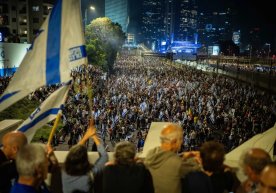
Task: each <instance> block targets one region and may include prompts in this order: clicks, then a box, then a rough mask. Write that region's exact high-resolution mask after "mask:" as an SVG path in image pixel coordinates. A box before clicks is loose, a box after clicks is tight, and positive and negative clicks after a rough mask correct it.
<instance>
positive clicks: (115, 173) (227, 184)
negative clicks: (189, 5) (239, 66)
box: [0, 120, 276, 193]
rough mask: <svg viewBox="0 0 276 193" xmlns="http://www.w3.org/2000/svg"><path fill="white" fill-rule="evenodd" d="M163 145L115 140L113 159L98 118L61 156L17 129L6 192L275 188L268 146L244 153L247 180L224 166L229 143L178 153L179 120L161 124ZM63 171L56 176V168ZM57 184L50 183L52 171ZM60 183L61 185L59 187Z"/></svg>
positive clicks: (191, 192)
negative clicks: (142, 152) (145, 147)
mask: <svg viewBox="0 0 276 193" xmlns="http://www.w3.org/2000/svg"><path fill="white" fill-rule="evenodd" d="M160 129H161V132H160V135H159V137H160V142H161V143H160V145H159V146H157V147H154V148H152V149H151V150H150V151H149V152H148V154H147V155H146V157H145V158H137V157H136V147H135V146H134V144H133V143H131V142H129V141H122V142H119V143H117V144H116V147H115V152H114V154H113V156H114V158H113V159H112V158H111V157H110V158H108V154H107V152H106V151H105V149H104V146H103V144H102V142H101V140H100V139H99V137H98V134H97V132H96V127H95V125H94V122H93V121H91V120H90V121H89V124H88V128H87V129H86V132H85V134H84V135H83V137H82V138H81V139H80V141H79V142H78V144H76V145H74V146H73V147H72V148H71V149H70V151H69V152H68V154H67V155H66V159H65V163H64V164H63V165H59V164H58V160H57V158H56V156H55V153H54V152H53V150H52V148H51V146H49V145H47V146H45V145H44V144H38V143H30V144H28V143H27V138H26V136H25V135H24V133H21V132H18V131H13V132H9V133H7V134H5V135H4V136H3V138H2V144H3V147H2V148H1V149H0V180H1V183H0V192H1V193H18V192H20V193H50V192H52V193H56V192H58V193H89V192H95V193H113V192H116V193H117V192H118V193H119V192H120V193H139V192H144V193H167V192H172V193H225V192H235V193H252V192H256V193H274V192H275V190H276V162H272V158H271V157H270V155H269V154H268V152H266V151H265V150H263V149H260V148H250V149H248V150H247V151H246V152H245V153H244V155H243V156H242V157H241V158H240V160H241V164H242V165H241V169H242V170H243V172H244V174H245V175H246V180H245V181H242V182H240V180H239V179H238V178H237V176H236V174H235V172H234V170H233V168H231V167H229V166H227V165H224V159H225V149H224V145H223V144H221V143H219V142H217V141H207V142H204V143H203V144H202V145H201V147H200V149H199V151H190V152H184V153H183V154H178V152H179V151H180V150H181V147H182V143H183V134H185V129H184V130H183V128H182V127H181V126H180V125H179V124H177V123H167V124H165V125H164V126H163V128H160ZM89 138H92V140H94V142H95V143H96V146H97V151H98V152H99V157H98V158H97V160H96V162H95V163H94V164H91V163H90V162H89V155H88V153H87V148H86V145H85V143H86V142H87V140H88V139H89ZM108 160H109V161H108ZM57 171H61V175H59V176H55V172H57ZM48 173H51V174H52V178H53V176H54V179H55V183H53V180H52V183H50V184H49V183H48V184H47V183H45V180H46V179H47V176H48V175H47V174H48ZM59 186H60V187H61V188H60V189H59Z"/></svg>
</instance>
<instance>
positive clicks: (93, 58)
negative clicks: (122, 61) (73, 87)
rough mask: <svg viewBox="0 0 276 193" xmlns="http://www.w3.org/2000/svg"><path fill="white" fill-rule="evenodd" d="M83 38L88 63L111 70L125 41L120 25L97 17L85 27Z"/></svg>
mask: <svg viewBox="0 0 276 193" xmlns="http://www.w3.org/2000/svg"><path fill="white" fill-rule="evenodd" d="M85 38H86V45H87V54H88V60H89V63H91V64H93V65H98V66H101V67H102V69H103V70H105V71H111V70H112V69H113V64H114V61H115V59H116V55H117V52H118V50H119V49H120V48H121V47H122V45H123V43H124V41H125V34H124V33H123V31H122V27H121V26H120V25H119V24H118V23H113V22H112V21H111V20H110V19H109V18H107V17H102V18H97V19H95V20H93V21H92V22H91V23H90V24H89V25H88V26H87V27H86V30H85Z"/></svg>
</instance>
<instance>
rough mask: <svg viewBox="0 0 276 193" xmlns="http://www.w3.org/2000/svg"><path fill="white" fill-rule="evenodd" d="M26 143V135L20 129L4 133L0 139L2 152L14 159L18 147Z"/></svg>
mask: <svg viewBox="0 0 276 193" xmlns="http://www.w3.org/2000/svg"><path fill="white" fill-rule="evenodd" d="M27 143H28V141H27V138H26V136H25V135H24V133H22V132H20V131H13V132H9V133H6V134H5V135H4V136H3V139H2V144H3V152H4V154H5V155H6V157H7V158H8V159H15V157H16V154H17V152H18V151H19V149H20V148H22V147H23V146H24V145H26V144H27Z"/></svg>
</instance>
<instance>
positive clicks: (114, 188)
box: [102, 164, 154, 193]
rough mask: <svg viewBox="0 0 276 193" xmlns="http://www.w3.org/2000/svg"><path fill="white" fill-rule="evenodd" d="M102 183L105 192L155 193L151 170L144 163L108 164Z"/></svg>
mask: <svg viewBox="0 0 276 193" xmlns="http://www.w3.org/2000/svg"><path fill="white" fill-rule="evenodd" d="M102 183H103V192H104V193H116V192H118V193H141V192H143V193H154V188H153V182H152V178H151V175H150V172H149V171H148V170H147V169H146V167H145V166H144V165H143V164H133V165H109V166H106V167H105V168H104V170H103V182H102Z"/></svg>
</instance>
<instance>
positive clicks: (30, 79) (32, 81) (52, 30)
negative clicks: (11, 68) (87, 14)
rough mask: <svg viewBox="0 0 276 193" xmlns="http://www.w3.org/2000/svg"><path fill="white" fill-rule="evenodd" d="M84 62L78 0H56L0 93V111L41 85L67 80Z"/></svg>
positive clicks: (84, 53)
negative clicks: (74, 68)
mask: <svg viewBox="0 0 276 193" xmlns="http://www.w3.org/2000/svg"><path fill="white" fill-rule="evenodd" d="M86 62H87V57H86V51H85V46H84V33H83V27H82V19H81V10H80V0H57V2H56V4H55V6H54V7H53V9H52V11H51V13H50V14H49V15H48V17H47V19H46V20H45V22H44V23H43V25H42V27H41V29H40V30H39V33H38V34H37V37H36V38H35V40H34V42H33V44H32V46H31V47H30V48H29V49H28V52H27V54H26V55H25V57H24V59H23V60H22V62H21V65H20V67H19V68H18V71H17V72H16V73H15V74H14V77H13V78H12V80H11V82H10V84H9V86H8V87H7V89H6V90H5V92H4V93H3V95H2V96H1V97H0V111H2V110H4V109H5V108H7V107H9V106H10V105H12V104H13V103H15V102H17V101H18V100H20V99H22V98H23V97H25V96H27V95H28V94H29V93H31V92H33V91H35V90H36V89H37V88H39V87H41V86H44V85H52V84H57V83H62V82H67V81H68V80H69V79H70V70H71V68H72V67H76V66H78V65H81V64H85V63H86Z"/></svg>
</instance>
